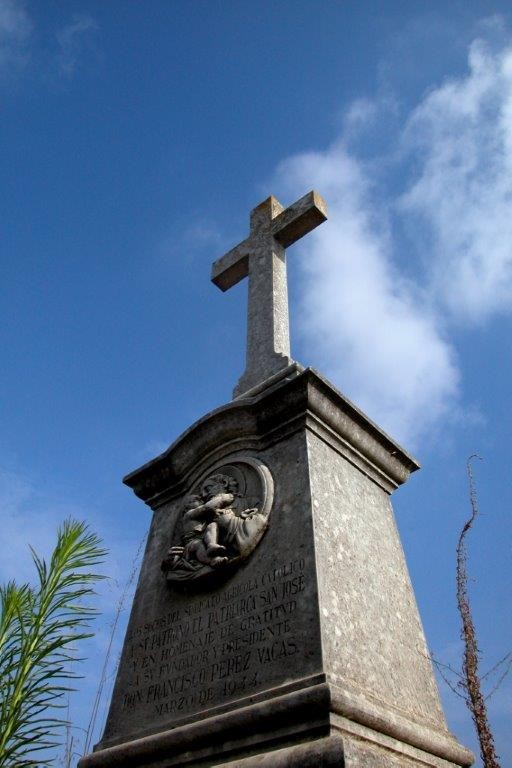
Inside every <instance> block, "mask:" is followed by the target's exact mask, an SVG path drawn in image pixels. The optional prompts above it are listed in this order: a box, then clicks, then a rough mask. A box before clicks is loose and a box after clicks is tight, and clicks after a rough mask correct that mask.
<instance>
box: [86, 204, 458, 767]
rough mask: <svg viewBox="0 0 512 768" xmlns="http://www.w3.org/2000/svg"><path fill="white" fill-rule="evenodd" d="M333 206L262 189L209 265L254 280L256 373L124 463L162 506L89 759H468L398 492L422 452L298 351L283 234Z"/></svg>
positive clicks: (348, 762) (453, 762)
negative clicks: (166, 442)
mask: <svg viewBox="0 0 512 768" xmlns="http://www.w3.org/2000/svg"><path fill="white" fill-rule="evenodd" d="M322 217H323V218H325V204H324V203H323V201H321V198H320V197H319V196H318V195H317V193H310V194H309V195H306V196H305V197H304V198H302V199H301V200H299V201H298V202H297V203H295V204H294V205H293V206H290V207H289V208H288V209H283V207H282V206H281V205H280V204H279V203H278V202H277V201H276V200H275V198H269V199H268V200H266V201H265V202H264V203H262V204H261V206H258V207H257V208H256V209H254V211H253V213H252V216H251V234H250V235H249V238H248V239H247V240H246V241H244V242H243V243H241V244H240V246H237V247H236V248H235V249H233V251H231V252H229V253H228V254H226V256H224V257H223V258H222V259H221V260H219V262H216V264H215V265H214V270H213V279H214V281H215V282H217V283H218V284H219V285H220V287H222V288H224V289H226V288H228V287H229V286H230V285H232V284H234V282H236V281H237V280H239V279H241V278H242V277H244V276H249V297H250V298H249V318H248V354H247V367H246V371H245V373H244V376H243V377H242V380H241V383H239V386H238V390H237V391H238V394H237V397H235V399H234V400H233V401H232V402H230V403H228V404H227V405H225V406H222V407H221V408H218V409H217V410H216V411H213V412H212V413H210V414H208V415H206V416H205V417H204V418H202V419H200V420H199V421H198V422H196V423H195V424H194V425H193V426H192V427H190V429H188V430H187V431H186V432H185V433H184V434H183V435H182V436H181V437H179V438H178V439H177V440H176V441H175V443H173V445H171V446H170V448H169V449H168V450H167V451H166V452H165V453H163V454H162V455H161V456H158V457H157V458H155V459H154V460H153V461H151V462H149V463H147V464H145V465H144V466H143V467H141V468H140V469H138V470H136V471H135V472H132V473H131V474H129V475H128V476H127V477H126V478H125V479H124V482H125V483H126V484H127V485H128V486H129V487H130V488H132V489H133V491H134V492H135V494H136V495H137V496H138V497H139V498H141V499H142V500H143V501H144V502H145V503H146V504H148V505H149V506H150V507H151V509H152V511H153V518H152V523H151V529H150V533H149V538H148V544H147V549H146V552H145V555H144V561H143V565H142V569H141V574H140V579H139V584H138V587H137V591H136V594H135V598H134V603H133V607H132V612H131V616H130V620H129V625H128V629H127V635H126V638H125V642H124V646H123V652H122V657H121V661H120V665H119V670H118V675H117V679H116V683H115V687H114V692H113V696H112V701H111V705H110V710H109V714H108V718H107V724H106V727H105V732H104V734H103V737H102V739H101V741H100V743H99V744H98V745H97V746H96V748H95V751H94V752H93V753H92V754H91V755H88V756H86V757H85V758H83V759H82V761H81V762H80V768H93V767H95V766H98V767H99V766H134V767H138V768H143V767H144V768H149V767H150V766H151V768H164V767H165V768H167V767H168V768H171V766H197V767H198V768H200V767H202V768H206V766H217V768H221V767H224V768H228V767H229V768H238V767H239V768H256V767H257V766H273V768H279V767H280V766H294V767H296V768H307V767H308V766H313V765H315V766H317V765H323V766H328V768H331V767H332V768H335V767H336V768H341V767H342V766H347V768H363V767H364V768H377V766H379V768H382V767H383V766H384V768H398V767H399V766H400V767H403V766H405V767H407V766H409V767H410V768H413V766H434V767H435V768H450V767H451V766H468V765H470V764H471V763H472V760H473V756H472V755H471V753H470V752H468V751H467V750H466V749H465V748H464V747H463V746H461V745H460V744H458V742H457V741H456V739H455V738H454V737H453V736H452V734H451V733H450V732H449V731H448V728H447V725H446V721H445V718H444V714H443V711H442V708H441V704H440V701H439V695H438V691H437V687H436V683H435V680H434V676H433V672H432V668H431V664H430V661H429V658H428V653H427V649H426V643H425V638H424V634H423V629H422V626H421V621H420V618H419V615H418V611H417V607H416V602H415V599H414V594H413V590H412V587H411V584H410V580H409V576H408V572H407V566H406V563H405V559H404V555H403V551H402V547H401V544H400V540H399V536H398V532H397V529H396V525H395V522H394V516H393V511H392V508H391V504H390V500H389V497H390V494H391V493H392V492H393V491H394V490H395V489H396V488H397V487H398V486H399V485H401V484H402V483H404V482H405V481H406V480H407V478H408V477H409V475H410V473H411V472H414V471H415V470H416V469H418V464H417V462H416V461H415V460H414V459H413V458H412V457H411V456H409V455H408V454H407V453H406V452H405V451H404V450H403V449H402V448H401V447H400V446H399V445H397V444H396V443H395V442H394V441H393V440H392V439H391V438H390V437H388V436H387V435H386V434H385V433H384V432H382V430H380V429H379V427H378V426H376V425H375V424H374V423H373V422H371V421H370V420H369V419H368V418H367V417H366V416H365V415H364V414H363V413H361V411H359V410H358V409H357V407H356V406H354V405H353V404H352V403H351V402H350V401H349V400H347V399H346V398H345V397H344V396H343V395H342V394H341V393H339V392H338V391H337V390H335V389H334V388H333V387H332V385H331V384H330V383H329V382H327V381H326V380H325V379H323V378H322V377H321V376H320V375H319V374H318V373H316V372H315V371H314V370H312V369H310V368H306V369H303V368H302V367H301V366H299V365H297V364H294V363H293V361H292V360H291V358H290V355H289V338H288V310H287V306H286V303H285V302H284V301H283V292H282V291H277V292H276V291H275V290H274V288H273V287H272V286H274V285H275V281H276V280H277V282H278V283H279V282H281V283H283V281H284V288H286V281H285V273H284V253H283V252H282V251H280V250H279V249H283V248H284V247H285V246H286V245H288V244H290V243H291V242H293V241H294V240H295V239H297V237H299V236H301V235H302V234H304V233H305V232H307V231H309V230H310V229H311V228H312V227H313V226H316V224H318V223H320V221H321V220H322ZM280 240H281V242H280ZM251 270H252V271H251ZM251 286H252V288H251ZM269 286H270V287H269ZM251 290H252V291H253V294H251ZM263 293H264V295H263ZM251 295H252V299H251ZM251 302H252V304H251ZM260 306H261V307H263V310H262V311H263V314H264V315H265V313H267V314H266V315H265V317H266V318H267V319H268V316H272V317H273V323H272V324H270V325H269V324H268V323H267V322H266V321H265V322H264V323H263V324H262V323H260V320H259V315H258V307H260ZM251 312H252V315H251ZM251 345H252V346H251ZM249 347H250V349H249ZM258 350H260V351H258Z"/></svg>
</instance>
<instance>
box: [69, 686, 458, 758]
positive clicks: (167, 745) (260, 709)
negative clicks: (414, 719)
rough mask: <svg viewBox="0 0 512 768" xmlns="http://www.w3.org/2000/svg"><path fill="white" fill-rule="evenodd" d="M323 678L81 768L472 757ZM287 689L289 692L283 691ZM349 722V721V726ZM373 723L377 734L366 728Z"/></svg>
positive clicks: (116, 749)
mask: <svg viewBox="0 0 512 768" xmlns="http://www.w3.org/2000/svg"><path fill="white" fill-rule="evenodd" d="M322 678H323V676H322V675H319V676H317V678H316V679H312V680H308V681H302V682H303V683H304V684H305V687H302V688H300V689H298V690H292V691H286V692H281V693H280V692H279V691H277V690H274V691H267V692H266V695H267V696H268V695H271V696H272V698H270V699H264V700H262V701H257V702H255V703H245V705H244V702H242V701H241V702H239V706H238V708H237V709H236V710H234V711H230V712H224V713H218V714H213V713H212V714H211V715H210V716H207V715H208V713H207V712H205V713H203V714H204V719H202V720H200V721H197V720H196V721H195V722H192V723H189V724H187V725H184V726H178V727H176V728H173V729H171V730H168V731H164V732H161V733H158V734H154V735H150V736H147V737H144V738H140V739H134V740H133V741H130V742H126V743H124V744H119V745H115V746H113V747H107V748H104V749H99V750H98V751H96V752H94V753H92V754H91V755H88V756H87V757H85V758H83V759H82V760H81V761H80V768H116V767H117V766H131V768H176V767H177V766H190V768H192V766H194V768H207V766H208V768H267V766H268V768H281V767H282V768H285V766H286V768H310V767H311V768H317V767H318V766H324V768H377V767H378V768H408V767H410V768H413V766H424V767H425V766H432V767H433V768H455V767H456V766H469V765H471V763H472V761H473V756H472V754H471V753H470V752H469V751H468V750H466V749H465V748H464V747H462V746H461V745H459V744H458V742H456V741H455V739H454V738H453V737H452V736H451V734H448V733H447V732H446V731H434V730H433V729H430V728H426V727H425V726H424V725H422V724H420V723H418V724H416V726H415V725H414V724H411V723H410V721H407V722H405V721H404V722H400V720H399V718H395V722H394V723H391V722H390V720H389V719H386V721H384V719H383V718H382V717H381V716H380V717H379V712H378V710H377V708H376V709H375V713H371V712H368V711H366V712H357V711H355V709H354V706H353V703H352V704H351V705H348V702H347V703H346V706H345V711H344V706H343V703H342V701H341V700H340V699H338V698H337V697H336V695H333V688H332V686H330V685H329V684H328V683H326V682H325V681H323V682H322V681H321V679H322ZM283 687H284V688H285V689H286V688H287V687H288V686H283ZM351 717H354V718H355V719H351ZM365 721H366V722H368V723H372V721H373V724H374V726H375V727H371V725H369V724H365Z"/></svg>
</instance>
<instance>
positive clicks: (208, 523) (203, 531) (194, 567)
mask: <svg viewBox="0 0 512 768" xmlns="http://www.w3.org/2000/svg"><path fill="white" fill-rule="evenodd" d="M220 469H224V470H225V471H216V472H213V473H212V474H209V475H207V476H206V478H205V479H204V480H203V481H202V482H200V484H199V488H198V490H199V493H191V494H190V495H188V496H187V497H186V498H185V500H184V503H183V507H182V512H181V534H180V537H179V542H180V543H179V544H174V545H173V546H171V547H170V549H169V551H168V553H167V556H166V557H165V559H164V561H163V562H162V571H163V572H164V573H165V574H166V576H167V579H168V580H169V581H183V580H189V579H195V578H198V577H200V576H201V577H202V576H207V575H208V574H209V573H211V572H212V571H214V570H219V569H221V568H222V567H223V566H227V565H230V564H236V563H237V562H238V561H240V560H242V559H244V558H245V557H248V555H249V554H250V553H251V552H252V551H253V550H254V548H255V547H256V545H257V544H258V543H259V541H260V539H261V537H262V535H263V533H264V532H265V530H266V528H267V526H268V514H269V512H270V504H269V498H268V496H269V491H271V485H272V478H271V476H270V473H269V471H268V469H267V468H266V467H263V465H262V464H261V462H257V461H256V460H251V461H249V460H248V459H246V460H245V461H241V460H240V461H238V462H237V463H233V464H232V465H227V466H226V467H223V468H220ZM229 470H230V471H229ZM258 485H259V486H260V487H259V488H258V487H257V486H258ZM255 491H256V492H257V498H256V502H259V503H257V504H256V505H255V506H245V503H246V502H247V501H249V497H251V501H252V502H253V503H254V500H255V494H254V492H255ZM270 503H271V500H270Z"/></svg>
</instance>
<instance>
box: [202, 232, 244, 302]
mask: <svg viewBox="0 0 512 768" xmlns="http://www.w3.org/2000/svg"><path fill="white" fill-rule="evenodd" d="M249 253H250V249H249V244H248V242H247V240H243V242H241V243H239V245H237V246H235V247H234V248H232V249H231V250H230V251H228V252H227V253H225V254H224V256H222V257H221V258H220V259H217V261H215V262H214V263H213V264H212V275H211V280H212V283H215V285H216V286H217V287H218V288H220V289H221V291H227V290H228V289H229V288H231V287H232V286H233V285H236V284H237V283H239V282H240V280H242V279H243V278H244V277H247V275H248V274H249Z"/></svg>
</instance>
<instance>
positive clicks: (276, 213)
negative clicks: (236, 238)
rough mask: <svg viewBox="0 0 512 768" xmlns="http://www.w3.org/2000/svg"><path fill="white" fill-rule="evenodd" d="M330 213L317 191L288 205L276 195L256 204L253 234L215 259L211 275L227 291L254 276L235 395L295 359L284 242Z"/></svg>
mask: <svg viewBox="0 0 512 768" xmlns="http://www.w3.org/2000/svg"><path fill="white" fill-rule="evenodd" d="M326 218H327V215H326V205H325V202H324V201H323V200H322V198H321V197H320V195H318V193H316V192H310V193H309V194H307V195H305V196H304V197H303V198H301V199H300V200H298V201H297V202H296V203H294V204H293V205H291V206H290V207H289V208H286V209H284V208H283V206H282V205H281V203H280V202H279V201H278V200H276V198H275V197H272V196H271V197H269V198H267V200H264V201H263V202H262V203H260V205H258V206H257V207H256V208H254V209H253V210H252V212H251V217H250V234H249V237H248V238H246V239H245V240H243V241H242V242H241V243H239V245H237V246H236V247H235V248H233V249H232V250H231V251H228V252H227V253H226V254H225V255H224V256H223V257H222V258H220V259H218V260H217V261H216V262H215V263H214V264H213V267H212V281H213V282H214V283H215V285H217V286H218V287H219V288H221V290H223V291H226V290H228V288H231V287H232V286H233V285H235V284H236V283H238V282H239V281H240V280H241V279H242V278H244V277H247V276H248V277H249V300H248V309H247V357H246V369H245V373H244V374H243V376H242V377H241V379H240V381H239V382H238V385H237V387H236V389H235V392H234V394H235V395H240V394H243V393H244V392H246V391H247V390H248V389H251V388H252V387H254V386H255V385H257V384H260V383H261V382H263V381H265V379H267V378H269V377H270V376H273V375H274V374H275V373H277V372H279V371H280V370H281V369H283V368H286V367H287V366H288V365H290V363H291V359H290V333H289V323H288V286H287V280H286V258H285V248H286V247H287V246H289V245H291V244H292V243H294V242H295V241H296V240H298V239H299V238H301V237H302V236H303V235H305V234H306V233H307V232H310V231H311V230H312V229H314V228H315V227H317V226H318V225H319V224H321V223H322V222H323V221H325V219H326Z"/></svg>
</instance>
